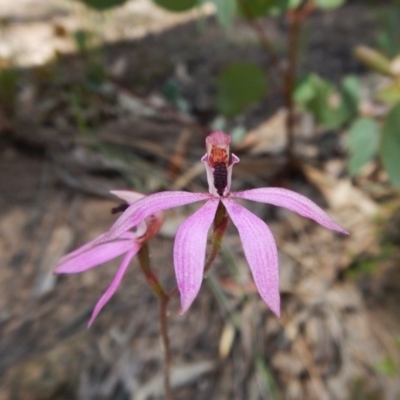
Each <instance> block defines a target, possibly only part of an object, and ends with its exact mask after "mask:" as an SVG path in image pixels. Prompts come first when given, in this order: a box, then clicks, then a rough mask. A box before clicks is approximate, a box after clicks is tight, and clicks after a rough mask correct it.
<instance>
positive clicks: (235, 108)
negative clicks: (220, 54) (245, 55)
mask: <svg viewBox="0 0 400 400" xmlns="http://www.w3.org/2000/svg"><path fill="white" fill-rule="evenodd" d="M266 88H267V84H266V78H265V74H264V71H263V70H262V69H261V68H260V67H259V66H257V65H255V64H251V63H248V62H237V63H233V64H230V65H228V66H227V67H225V68H224V69H223V70H222V71H221V73H220V74H219V76H218V98H217V105H218V108H219V110H220V111H221V112H222V113H223V114H225V115H227V116H229V117H232V116H234V115H236V114H238V113H240V112H241V111H242V110H243V109H244V108H246V107H247V106H248V105H250V104H251V103H255V102H257V101H259V100H260V99H261V98H262V97H263V96H264V95H265V91H266Z"/></svg>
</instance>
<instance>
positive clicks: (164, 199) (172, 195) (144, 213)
mask: <svg viewBox="0 0 400 400" xmlns="http://www.w3.org/2000/svg"><path fill="white" fill-rule="evenodd" d="M210 197H211V196H210V195H209V194H208V193H190V192H181V191H171V192H159V193H154V194H150V195H149V196H146V197H144V198H143V199H140V200H138V201H136V202H135V203H133V204H132V205H131V206H129V207H128V208H127V209H126V210H125V211H124V213H123V214H122V215H121V216H120V217H119V218H118V219H117V220H116V221H115V223H114V225H113V226H112V227H111V228H110V230H109V231H108V232H107V233H106V234H105V235H104V237H103V238H102V239H101V240H100V241H99V242H98V243H101V242H104V241H108V240H112V239H115V238H117V237H119V236H120V235H121V234H122V233H124V232H126V231H128V230H129V229H131V228H133V227H134V226H136V225H138V224H139V223H140V222H142V221H143V220H144V219H145V218H146V217H148V216H150V215H152V214H156V213H157V212H158V211H163V210H168V209H170V208H173V207H178V206H183V205H185V204H190V203H195V202H197V201H201V200H207V199H209V198H210Z"/></svg>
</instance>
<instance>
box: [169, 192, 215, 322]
mask: <svg viewBox="0 0 400 400" xmlns="http://www.w3.org/2000/svg"><path fill="white" fill-rule="evenodd" d="M218 204H219V200H218V199H212V200H210V201H208V202H207V203H206V204H204V206H202V207H201V208H200V209H199V210H197V211H196V212H195V213H194V214H193V215H191V216H190V217H189V218H187V219H186V220H185V222H183V223H182V224H181V226H180V227H179V229H178V232H177V233H176V237H175V243H174V265H175V275H176V280H177V283H178V288H179V292H180V294H181V312H180V314H181V315H182V314H183V313H185V312H186V311H187V310H188V309H189V307H190V306H191V304H192V303H193V300H194V299H195V297H196V296H197V293H198V292H199V290H200V286H201V282H202V281H203V274H204V261H205V254H206V245H207V232H208V230H209V229H210V226H211V223H212V222H213V220H214V217H215V213H216V211H217V207H218Z"/></svg>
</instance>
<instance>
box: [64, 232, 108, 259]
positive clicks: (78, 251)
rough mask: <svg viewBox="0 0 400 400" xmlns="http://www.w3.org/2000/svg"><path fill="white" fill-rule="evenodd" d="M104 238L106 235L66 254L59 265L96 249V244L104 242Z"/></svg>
mask: <svg viewBox="0 0 400 400" xmlns="http://www.w3.org/2000/svg"><path fill="white" fill-rule="evenodd" d="M103 236H104V233H103V234H101V235H100V236H97V237H96V238H95V239H93V240H91V241H90V242H87V243H85V244H84V245H83V246H81V247H78V248H77V249H75V250H74V251H71V252H70V253H68V254H65V255H64V256H62V257H61V258H60V259H59V260H58V263H57V265H61V264H64V263H65V262H66V261H68V260H70V259H71V258H74V257H76V256H78V255H79V254H82V253H84V252H86V251H87V250H89V249H91V248H92V247H94V246H95V245H96V243H98V242H99V241H100V240H102V238H103Z"/></svg>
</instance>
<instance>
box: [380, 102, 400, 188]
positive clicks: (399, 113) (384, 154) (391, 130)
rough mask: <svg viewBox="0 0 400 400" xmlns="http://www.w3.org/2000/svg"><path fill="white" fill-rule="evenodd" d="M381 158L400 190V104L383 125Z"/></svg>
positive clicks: (393, 182)
mask: <svg viewBox="0 0 400 400" xmlns="http://www.w3.org/2000/svg"><path fill="white" fill-rule="evenodd" d="M380 156H381V159H382V163H383V165H384V167H385V170H386V171H387V173H388V175H389V178H390V180H391V182H392V184H393V185H394V186H395V187H397V188H400V103H398V104H397V105H396V106H395V107H393V109H392V110H391V111H390V113H389V115H388V116H387V118H386V120H385V122H384V124H383V128H382V139H381V146H380Z"/></svg>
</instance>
